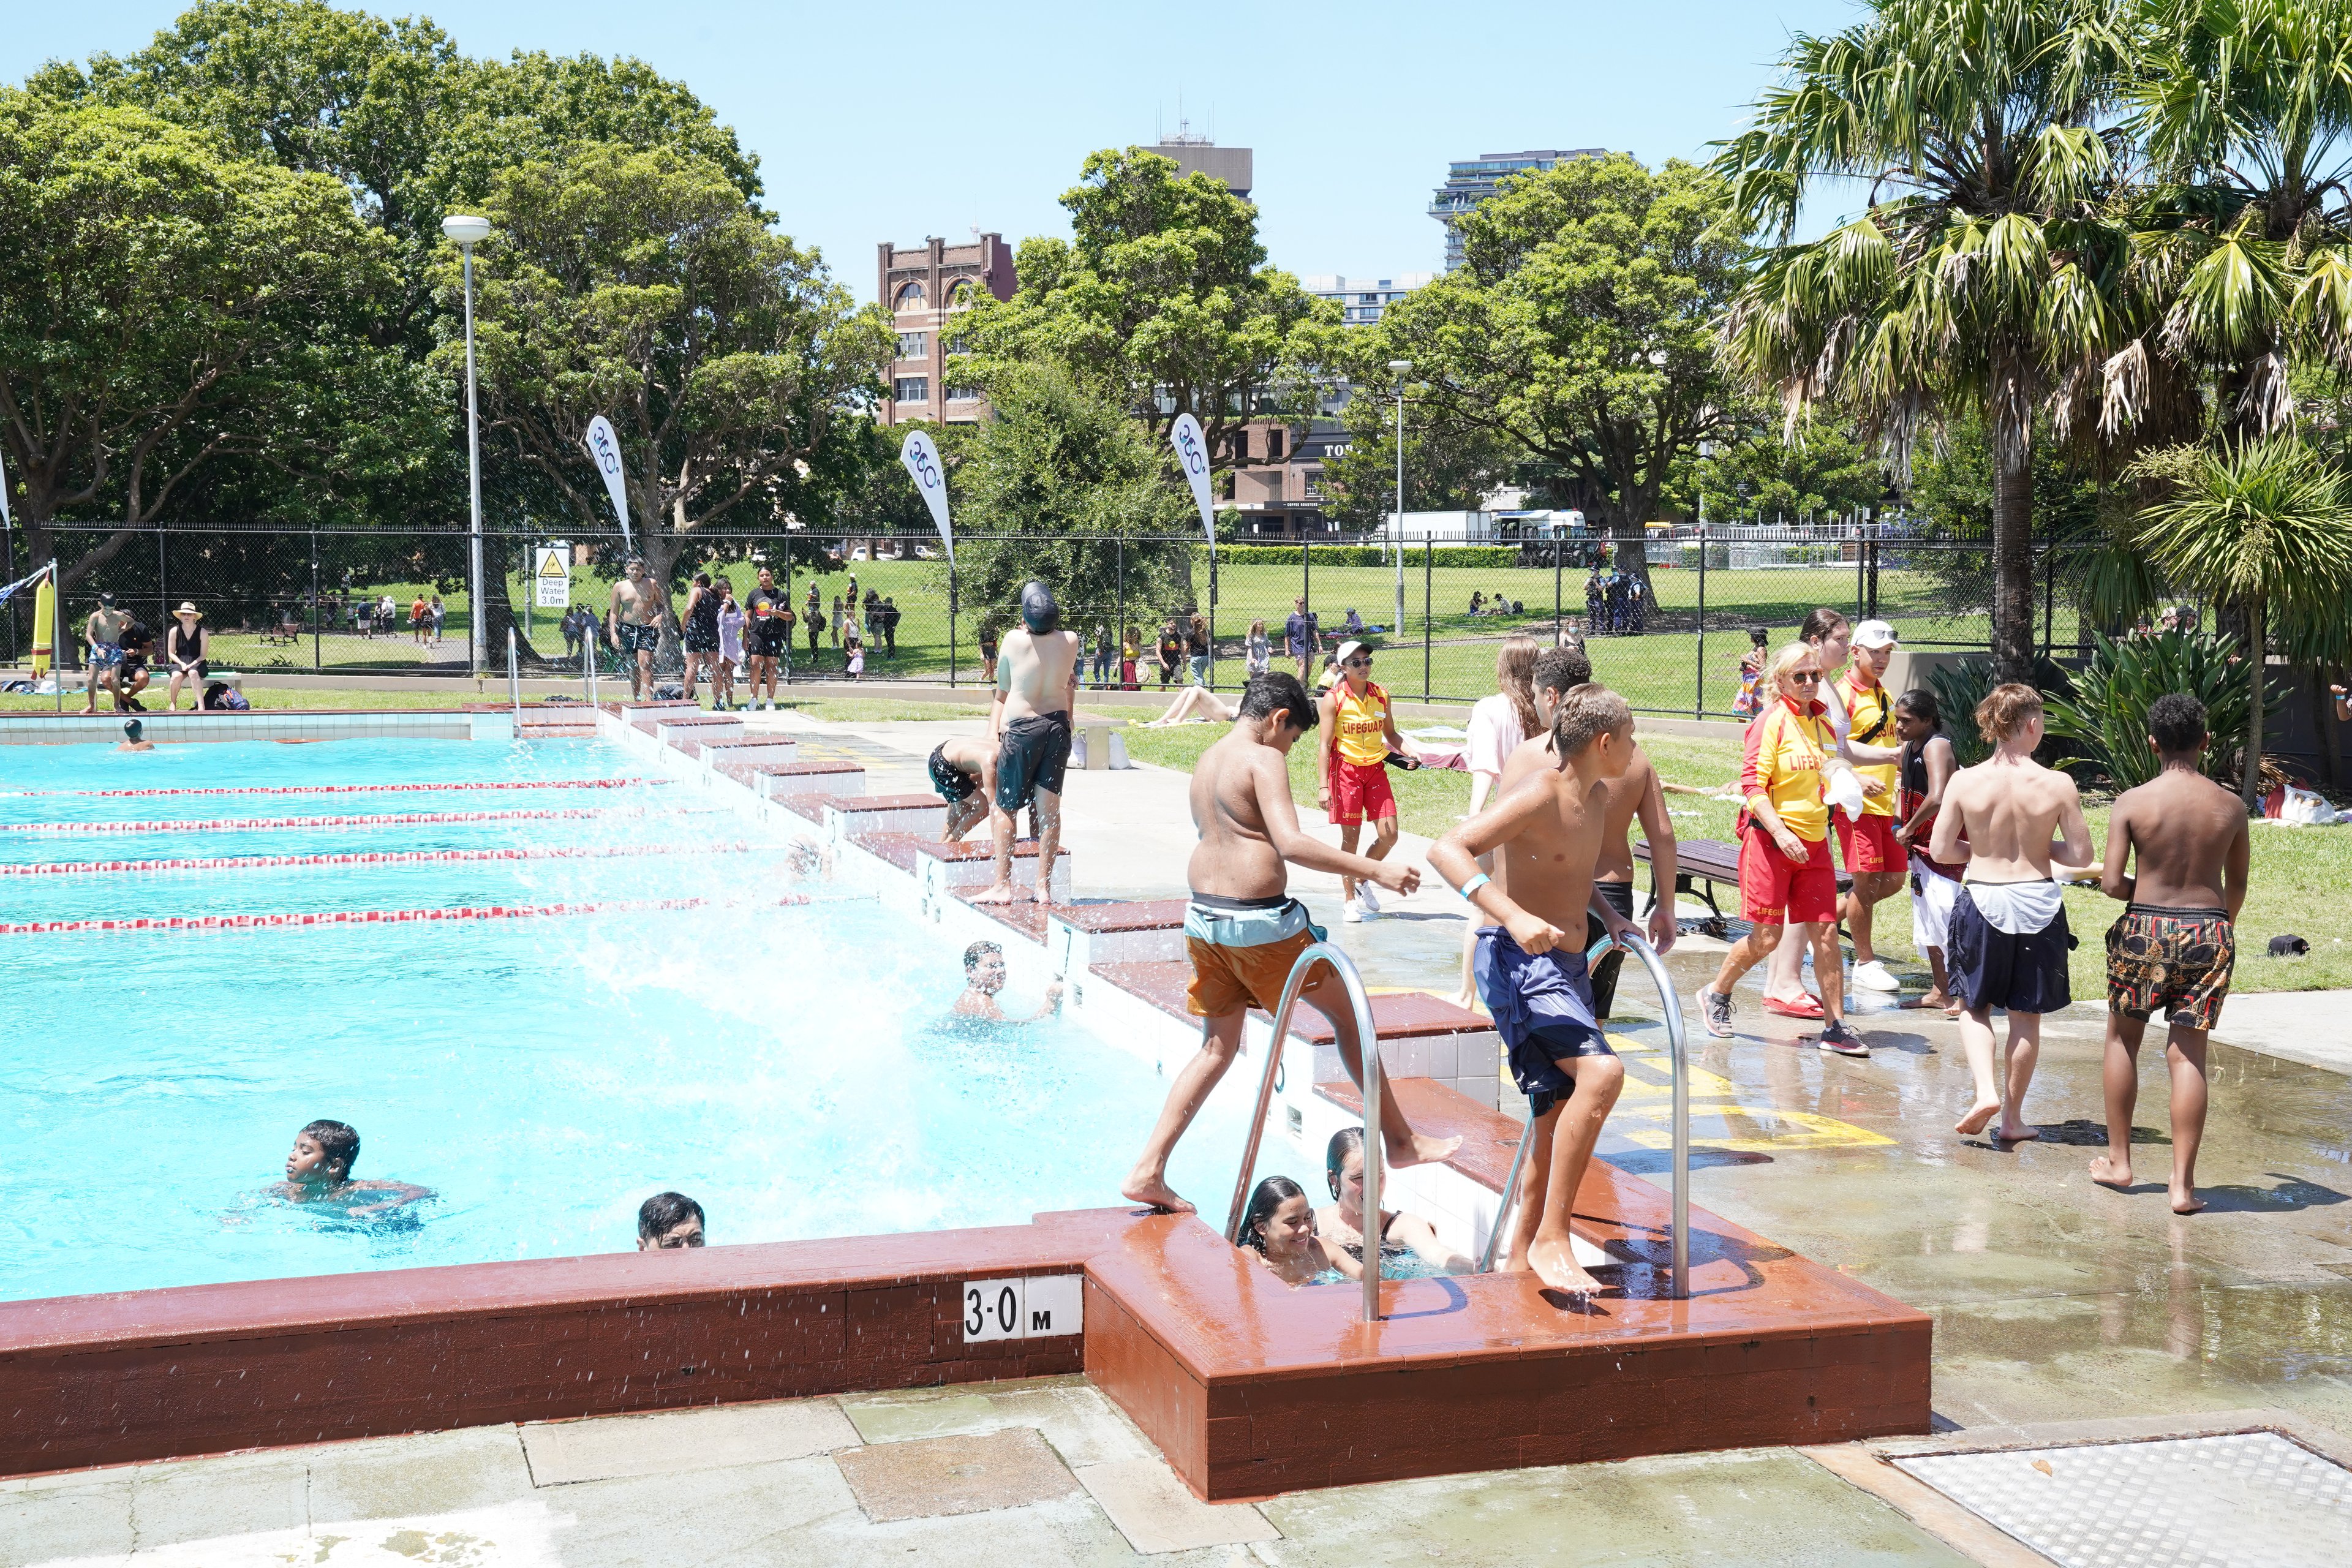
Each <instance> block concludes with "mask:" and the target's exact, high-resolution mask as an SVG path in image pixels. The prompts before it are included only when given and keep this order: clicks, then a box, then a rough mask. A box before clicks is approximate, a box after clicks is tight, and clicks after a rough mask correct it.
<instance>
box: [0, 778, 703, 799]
mask: <svg viewBox="0 0 2352 1568" xmlns="http://www.w3.org/2000/svg"><path fill="white" fill-rule="evenodd" d="M673 782H674V781H673V780H670V779H493V780H477V781H473V782H470V783H469V782H459V783H456V784H241V785H236V786H233V787H232V786H226V785H225V786H223V787H221V788H217V789H13V790H0V795H79V796H81V797H82V798H84V799H87V800H125V799H130V798H132V797H140V798H146V797H150V796H154V795H417V794H425V795H438V794H440V793H441V792H442V791H444V790H481V789H635V788H637V787H639V786H641V785H642V786H644V787H645V788H647V789H650V788H652V787H654V786H655V785H656V784H670V783H673Z"/></svg>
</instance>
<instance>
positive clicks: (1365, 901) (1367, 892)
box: [1356, 882, 1381, 915]
mask: <svg viewBox="0 0 2352 1568" xmlns="http://www.w3.org/2000/svg"><path fill="white" fill-rule="evenodd" d="M1356 898H1357V900H1358V901H1359V902H1360V903H1361V904H1362V905H1363V906H1364V912H1365V913H1366V914H1368V915H1376V914H1379V913H1380V912H1381V900H1380V895H1379V894H1377V893H1375V892H1373V891H1372V885H1371V884H1370V882H1359V883H1357V884H1356Z"/></svg>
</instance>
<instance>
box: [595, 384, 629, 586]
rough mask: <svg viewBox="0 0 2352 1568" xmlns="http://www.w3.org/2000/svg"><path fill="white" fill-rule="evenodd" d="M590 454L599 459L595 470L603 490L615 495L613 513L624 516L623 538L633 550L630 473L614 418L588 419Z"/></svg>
mask: <svg viewBox="0 0 2352 1568" xmlns="http://www.w3.org/2000/svg"><path fill="white" fill-rule="evenodd" d="M587 442H588V455H589V456H590V457H591V458H595V459H596V471H597V472H598V473H600V474H602V475H604V493H605V494H606V495H609V496H611V497H612V498H613V512H614V516H616V517H618V518H619V519H620V520H621V542H622V543H624V544H625V545H627V546H628V547H629V550H630V552H631V553H635V551H636V548H637V543H636V541H635V539H633V538H631V537H630V535H629V485H628V477H627V475H626V474H625V472H624V471H623V469H622V468H621V442H620V438H619V437H616V436H614V434H613V422H612V421H611V420H609V419H607V418H605V417H604V416H603V415H601V414H599V415H598V416H596V417H595V418H593V419H591V420H590V421H588V437H587Z"/></svg>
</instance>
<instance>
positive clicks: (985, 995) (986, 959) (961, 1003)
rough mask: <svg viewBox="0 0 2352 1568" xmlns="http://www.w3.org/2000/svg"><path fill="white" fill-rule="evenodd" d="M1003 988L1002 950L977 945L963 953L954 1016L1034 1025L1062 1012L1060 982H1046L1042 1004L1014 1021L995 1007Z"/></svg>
mask: <svg viewBox="0 0 2352 1568" xmlns="http://www.w3.org/2000/svg"><path fill="white" fill-rule="evenodd" d="M1003 989H1004V949H1003V946H1002V945H1000V944H999V943H996V942H973V943H972V944H971V946H970V947H967V948H965V949H964V950H963V994H962V995H961V996H959V997H957V998H956V1002H955V1014H956V1016H958V1017H960V1018H985V1019H987V1020H988V1021H989V1022H991V1023H992V1024H1034V1023H1035V1022H1036V1021H1037V1020H1038V1019H1040V1018H1043V1017H1045V1016H1046V1015H1047V1014H1049V1013H1058V1012H1060V1011H1061V1010H1062V983H1061V982H1060V981H1058V980H1049V981H1047V982H1046V983H1045V1005H1044V1006H1042V1007H1040V1008H1038V1009H1037V1010H1036V1011H1035V1012H1034V1013H1031V1014H1029V1015H1028V1016H1025V1017H1020V1018H1016V1017H1014V1016H1013V1015H1012V1014H1010V1013H1007V1012H1006V1011H1005V1010H1004V1009H1003V1008H1002V1007H1000V1006H998V1005H997V1003H996V996H997V993H999V992H1001V991H1003Z"/></svg>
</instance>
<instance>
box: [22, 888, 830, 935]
mask: <svg viewBox="0 0 2352 1568" xmlns="http://www.w3.org/2000/svg"><path fill="white" fill-rule="evenodd" d="M719 901H720V900H715V899H612V900H603V901H601V902H595V903H585V904H491V905H489V906H488V907H487V908H482V907H477V908H470V909H469V908H465V907H462V906H461V907H459V908H457V909H440V910H317V911H313V912H309V913H300V914H280V915H188V916H179V915H173V916H171V917H169V918H166V919H160V920H122V921H5V922H0V936H65V935H71V934H75V933H78V932H82V931H267V930H272V929H275V928H276V927H278V926H344V925H407V924H410V923H412V922H415V921H527V920H540V919H542V918H545V917H547V916H551V915H631V914H642V913H646V912H647V911H650V910H699V909H705V908H708V907H709V906H710V905H711V904H714V903H717V902H719ZM826 901H828V902H830V901H833V900H826ZM815 902H817V900H814V899H812V898H810V897H809V896H808V895H807V894H806V893H786V894H784V895H782V897H780V898H775V899H762V900H759V901H758V905H757V907H759V908H761V909H766V908H770V907H776V908H782V907H785V906H788V905H795V904H812V903H815Z"/></svg>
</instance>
